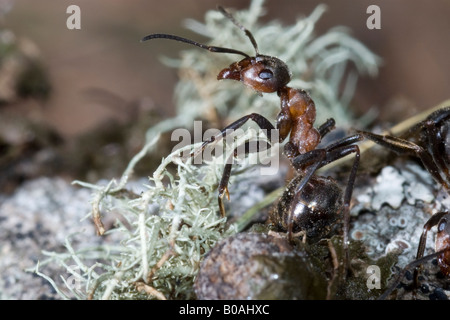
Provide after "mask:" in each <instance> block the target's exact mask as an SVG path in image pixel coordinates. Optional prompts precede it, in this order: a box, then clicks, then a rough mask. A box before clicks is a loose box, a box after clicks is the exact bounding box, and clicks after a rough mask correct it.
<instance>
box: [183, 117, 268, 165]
mask: <svg viewBox="0 0 450 320" xmlns="http://www.w3.org/2000/svg"><path fill="white" fill-rule="evenodd" d="M249 119H251V120H253V121H254V122H255V123H256V124H257V125H258V126H259V127H260V128H261V129H263V130H267V133H266V135H267V138H268V139H269V140H270V141H271V133H272V132H271V131H272V130H275V127H274V126H273V125H272V123H270V121H269V120H268V119H267V118H265V117H264V116H262V115H260V114H258V113H251V114H248V115H246V116H243V117H242V118H239V119H238V120H236V121H235V122H233V123H232V124H230V125H228V126H227V127H225V128H224V129H222V130H221V131H220V133H219V134H217V135H215V136H213V137H211V138H210V139H209V140H208V141H205V142H203V144H202V145H201V147H200V148H199V149H198V150H196V151H193V152H192V153H191V157H195V156H197V155H198V154H200V153H201V152H203V150H205V148H206V146H207V145H208V144H210V143H213V142H215V141H217V140H219V139H221V138H224V137H226V136H227V134H229V132H233V131H234V130H236V129H239V128H240V127H242V126H243V125H244V124H245V123H246V122H247V121H248V120H249Z"/></svg>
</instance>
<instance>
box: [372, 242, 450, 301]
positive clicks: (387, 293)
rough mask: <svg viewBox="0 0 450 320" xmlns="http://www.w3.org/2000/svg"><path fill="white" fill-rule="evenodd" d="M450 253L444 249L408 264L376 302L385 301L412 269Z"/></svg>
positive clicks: (449, 249)
mask: <svg viewBox="0 0 450 320" xmlns="http://www.w3.org/2000/svg"><path fill="white" fill-rule="evenodd" d="M449 251H450V248H445V249H443V250H440V251H438V252H435V253H432V254H429V255H427V256H425V257H422V258H420V259H416V260H414V261H413V262H411V263H409V264H408V265H406V267H404V268H403V270H402V271H401V272H400V273H398V274H397V276H396V277H395V280H394V281H393V282H392V284H391V286H390V287H389V288H388V289H387V290H386V291H385V292H384V293H383V294H382V295H381V296H380V297H378V300H384V299H386V298H387V297H388V296H389V295H390V294H391V293H392V291H394V289H395V288H396V287H397V286H398V284H399V283H400V281H401V280H402V279H403V277H404V276H405V274H406V272H407V271H408V270H409V269H411V268H414V267H418V266H420V265H422V264H423V263H425V262H427V261H429V260H432V259H434V258H436V257H439V256H440V255H442V254H445V253H447V252H449Z"/></svg>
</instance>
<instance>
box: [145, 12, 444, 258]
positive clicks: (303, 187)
mask: <svg viewBox="0 0 450 320" xmlns="http://www.w3.org/2000/svg"><path fill="white" fill-rule="evenodd" d="M218 10H219V11H220V12H221V13H222V14H223V15H224V16H225V17H226V18H228V19H229V20H230V21H231V22H232V23H234V24H235V25H236V26H237V27H238V28H240V29H241V30H242V31H243V32H244V33H245V35H246V36H247V37H248V38H249V39H250V41H251V43H252V45H253V48H254V50H255V56H250V55H248V54H246V53H244V52H242V51H239V50H235V49H230V48H224V47H215V46H209V45H205V44H201V43H198V42H195V41H193V40H190V39H186V38H183V37H179V36H175V35H170V34H150V35H148V36H146V37H144V38H143V39H142V40H141V41H147V40H151V39H168V40H175V41H180V42H184V43H187V44H190V45H194V46H197V47H199V48H202V49H205V50H208V51H210V52H216V53H229V54H237V55H241V56H243V57H244V58H243V59H242V60H240V61H238V62H234V63H232V64H231V65H230V66H229V67H227V68H225V69H223V70H222V71H220V73H219V74H218V76H217V79H218V80H223V79H231V80H237V81H241V82H242V83H243V84H244V85H245V86H247V87H249V88H251V89H253V90H255V91H256V92H257V93H259V94H261V93H273V92H276V93H277V95H278V96H279V97H280V100H281V111H280V112H279V114H278V116H277V119H276V129H275V127H274V126H273V125H272V123H271V122H270V121H269V120H268V119H267V118H265V117H264V116H262V115H260V114H257V113H251V114H249V115H245V116H243V117H242V118H240V119H238V120H236V121H235V122H233V123H232V124H230V125H228V126H227V127H226V128H224V129H223V130H222V131H221V132H220V134H218V135H216V136H214V137H212V138H211V139H210V140H208V141H205V142H204V143H203V144H202V147H201V148H200V152H201V151H202V150H204V148H205V147H206V146H207V145H208V144H210V143H212V142H214V141H216V140H218V139H220V138H223V137H225V136H226V135H227V132H229V131H230V130H234V129H237V128H240V127H241V126H243V125H244V124H245V123H246V122H247V121H248V120H250V119H251V120H253V121H254V122H255V123H256V124H257V125H258V126H259V127H260V128H261V129H264V130H266V132H267V138H268V139H269V141H272V140H271V132H272V130H277V131H278V134H279V142H280V143H281V142H283V141H285V140H286V139H287V138H288V136H289V140H288V141H287V142H286V144H285V146H284V154H285V155H286V156H287V157H288V158H289V160H290V161H291V164H292V166H293V167H294V168H295V169H296V171H297V172H298V177H297V178H295V179H293V180H292V182H291V183H290V185H289V186H288V188H287V189H286V191H285V193H284V195H283V196H282V198H281V201H280V203H281V205H280V206H281V207H280V210H278V213H277V214H275V215H274V216H272V220H273V222H274V223H275V224H277V225H278V226H279V227H280V228H281V229H283V230H284V231H287V233H288V238H289V239H290V240H292V237H293V232H295V231H301V230H304V231H306V234H307V236H312V237H313V236H316V235H317V236H323V234H324V233H325V232H326V230H328V229H329V228H330V226H331V225H332V224H334V223H335V222H336V221H337V220H338V214H337V213H338V212H340V216H341V219H342V221H343V238H344V241H343V246H344V250H345V252H346V255H345V256H346V259H347V261H348V232H349V220H350V216H349V208H350V200H351V197H352V192H353V186H354V182H355V178H356V173H357V169H358V165H359V159H360V150H359V147H358V145H356V144H355V143H356V142H359V141H361V140H363V139H365V138H368V139H370V140H373V141H374V142H376V143H378V144H380V145H383V146H386V147H388V148H390V149H393V150H394V151H396V152H398V153H402V154H412V155H415V156H417V157H419V158H420V159H421V160H422V162H423V164H424V166H425V167H426V168H427V170H428V171H429V172H430V173H431V174H432V175H433V177H434V178H435V179H436V180H437V181H439V182H440V183H442V184H443V185H444V186H445V187H446V188H447V189H448V184H447V183H446V181H445V180H444V179H443V178H442V177H441V176H440V174H439V169H438V166H439V165H440V163H439V162H438V164H436V162H435V161H434V160H433V157H432V156H431V155H430V154H429V152H428V151H426V150H424V149H423V148H421V147H419V146H418V145H416V144H414V143H412V142H409V141H407V140H404V139H401V138H396V137H392V136H387V135H386V136H381V135H377V134H373V133H370V132H365V131H357V133H356V134H354V135H351V136H349V137H346V138H343V139H340V140H338V141H336V142H334V143H332V144H330V145H328V146H326V147H323V148H318V145H319V143H320V142H321V140H322V138H323V137H324V136H325V135H326V134H327V133H329V132H330V131H331V130H332V129H334V126H335V121H334V119H328V120H327V121H326V122H325V123H324V124H322V125H321V126H319V127H318V128H315V127H314V122H315V118H316V108H315V104H314V101H313V100H312V98H311V97H310V96H309V94H308V93H307V92H306V91H304V90H302V89H295V88H291V87H288V86H287V84H288V83H289V82H290V80H291V76H290V72H289V69H288V66H287V65H286V64H285V63H284V62H283V61H281V60H280V59H278V58H275V57H271V56H267V55H262V54H260V53H259V51H258V46H257V43H256V40H255V38H254V37H253V35H252V33H251V32H250V31H249V30H247V29H246V28H245V27H244V26H242V25H241V24H240V23H239V22H237V21H236V20H235V19H234V17H233V16H232V15H231V14H230V13H229V12H228V11H226V10H225V9H224V8H222V7H220V6H219V7H218ZM430 129H432V128H430ZM249 152H250V151H249V150H248V149H246V151H245V153H249ZM350 154H354V155H355V157H354V160H353V164H352V167H351V170H350V174H349V178H348V182H347V186H346V188H345V191H344V192H343V194H342V192H341V191H340V188H339V187H338V186H337V185H336V183H335V182H333V180H331V179H329V178H325V177H320V176H317V175H315V172H316V171H317V170H318V169H319V168H321V167H323V166H325V165H327V164H329V163H331V162H333V161H336V160H338V159H340V158H343V157H345V156H347V155H350ZM231 166H232V163H231V162H230V161H228V162H227V164H226V165H225V168H224V172H223V175H222V178H221V181H220V183H219V188H218V189H219V196H218V202H219V208H220V213H221V215H222V216H225V208H224V204H223V197H224V196H225V195H228V182H229V178H230V174H231ZM445 173H446V175H447V177H448V171H447V172H445ZM319 228H320V229H321V230H320V231H319V230H318V229H319ZM322 230H323V231H322ZM344 264H345V265H347V264H346V261H344Z"/></svg>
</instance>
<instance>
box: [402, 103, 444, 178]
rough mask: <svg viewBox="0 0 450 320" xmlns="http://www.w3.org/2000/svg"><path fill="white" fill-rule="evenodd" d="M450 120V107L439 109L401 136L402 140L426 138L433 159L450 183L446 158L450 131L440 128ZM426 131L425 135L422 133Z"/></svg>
mask: <svg viewBox="0 0 450 320" xmlns="http://www.w3.org/2000/svg"><path fill="white" fill-rule="evenodd" d="M449 120H450V107H446V108H442V109H439V110H437V111H435V112H433V113H432V114H430V115H429V116H428V117H427V118H426V119H425V120H423V121H421V122H419V123H417V124H415V125H414V126H412V127H411V128H410V129H409V130H408V131H406V133H404V134H403V135H401V136H400V137H401V138H404V139H407V138H410V137H413V138H415V139H419V140H420V139H421V137H425V138H426V143H428V145H429V146H430V148H429V150H430V152H431V153H432V156H433V159H434V161H435V163H436V164H437V165H438V167H439V168H440V169H441V171H442V172H443V173H444V174H445V176H446V177H447V180H448V181H450V178H449V177H450V172H449V169H448V161H449V160H448V158H446V157H445V156H443V155H445V154H446V150H445V145H446V138H447V137H446V135H448V134H449V131H448V130H450V129H449V128H448V127H447V128H446V131H444V132H442V131H441V130H440V128H443V127H441V126H442V125H444V123H445V122H446V121H449ZM422 130H424V131H425V133H423V132H422Z"/></svg>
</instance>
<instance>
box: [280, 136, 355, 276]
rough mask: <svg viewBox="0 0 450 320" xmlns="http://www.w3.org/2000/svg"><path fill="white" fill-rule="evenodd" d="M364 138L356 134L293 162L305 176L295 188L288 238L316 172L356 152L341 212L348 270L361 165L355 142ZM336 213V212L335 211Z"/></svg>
mask: <svg viewBox="0 0 450 320" xmlns="http://www.w3.org/2000/svg"><path fill="white" fill-rule="evenodd" d="M362 139H363V136H361V135H359V134H356V135H353V136H350V137H347V138H344V139H341V140H339V141H337V142H336V143H333V144H332V145H330V146H328V147H326V148H324V149H315V150H312V151H310V152H308V153H305V154H301V155H299V156H297V157H296V158H295V159H293V161H292V164H293V165H294V167H295V168H296V169H297V170H300V171H302V172H303V177H302V179H301V180H300V182H299V183H298V185H297V187H296V189H295V196H294V198H293V201H292V205H291V208H290V211H289V217H288V228H287V231H288V239H290V240H291V239H292V234H293V233H292V231H293V221H294V214H295V209H296V208H295V206H296V204H297V203H298V202H299V201H300V199H301V197H302V192H303V190H304V188H305V186H306V185H307V183H308V182H309V180H310V179H312V177H313V175H314V173H315V172H316V171H317V170H318V169H319V168H320V167H323V166H325V165H327V164H329V163H331V162H333V161H336V160H338V159H340V158H343V157H345V156H347V155H349V154H353V153H354V154H355V159H354V161H353V165H352V167H351V171H350V174H349V178H348V182H347V186H346V188H345V191H344V195H343V204H342V207H341V209H340V212H339V214H340V215H341V216H342V221H343V249H344V252H345V253H344V255H345V256H344V270H345V271H347V270H348V267H349V266H350V264H349V261H350V257H349V247H348V246H349V228H350V202H351V198H352V194H353V187H354V183H355V179H356V173H357V170H358V166H359V160H360V151H359V147H358V146H357V145H355V144H354V143H356V142H358V141H360V140H362ZM335 214H336V213H335Z"/></svg>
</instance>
